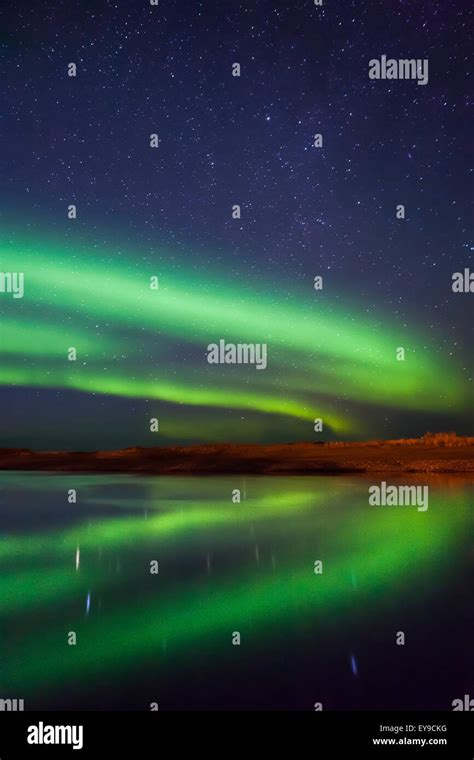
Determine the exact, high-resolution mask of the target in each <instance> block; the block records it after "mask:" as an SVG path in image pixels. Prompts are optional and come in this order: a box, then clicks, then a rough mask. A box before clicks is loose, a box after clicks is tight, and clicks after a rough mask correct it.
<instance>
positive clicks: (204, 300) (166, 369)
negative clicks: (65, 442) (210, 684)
mask: <svg viewBox="0 0 474 760" xmlns="http://www.w3.org/2000/svg"><path fill="white" fill-rule="evenodd" d="M170 258H171V254H170V253H169V252H167V251H163V252H162V254H161V256H160V257H159V259H158V261H159V263H158V264H157V266H156V267H155V271H151V270H150V266H149V264H140V263H139V262H138V261H137V259H136V258H132V257H129V259H126V258H125V257H124V256H122V255H121V256H115V257H114V253H113V252H112V251H110V252H107V251H106V252H104V251H103V252H102V255H101V257H99V256H97V251H94V252H93V253H90V252H89V251H88V250H87V249H83V248H80V247H78V248H76V249H74V250H72V251H71V249H70V247H67V246H66V247H63V248H61V247H60V246H58V245H57V244H56V245H54V244H42V245H33V244H32V243H28V242H26V241H25V242H24V243H23V244H20V243H18V242H15V243H8V242H4V243H2V245H1V246H0V271H3V272H20V271H21V272H23V273H24V278H25V293H24V297H23V298H22V299H14V298H13V297H12V295H11V294H2V297H1V301H0V308H1V328H0V352H1V357H0V358H1V366H0V384H3V385H12V386H33V387H44V388H63V389H73V390H77V391H82V392H86V393H98V394H109V395H115V396H121V397H133V398H143V399H145V398H146V399H152V400H153V399H156V400H159V401H163V402H170V403H174V404H179V405H183V406H186V405H189V406H194V407H221V408H225V409H240V410H249V411H255V412H260V413H264V414H266V415H278V416H280V417H281V416H284V417H286V418H287V419H288V420H289V421H290V420H291V418H293V419H298V420H308V421H312V420H313V419H314V418H316V417H322V418H323V420H324V422H325V426H327V428H329V429H331V430H332V431H333V433H335V434H340V435H350V434H352V435H353V434H356V435H358V436H360V435H362V434H364V433H366V432H367V431H366V426H367V419H366V415H364V414H362V413H360V411H359V412H357V411H356V407H357V404H358V403H362V404H365V405H367V404H374V405H376V406H377V405H378V406H382V405H384V406H388V407H393V408H400V409H409V410H419V411H430V410H436V411H438V412H442V411H446V410H450V411H453V410H461V409H463V408H464V406H465V404H466V400H467V389H466V387H465V383H464V380H463V377H462V373H461V371H460V369H458V368H456V366H455V364H453V363H451V362H450V363H449V367H447V363H446V362H445V361H442V359H441V358H435V356H436V351H435V350H434V349H433V348H431V349H430V348H429V344H428V342H427V341H426V339H425V338H424V337H421V336H417V335H415V334H412V333H408V331H407V329H406V327H404V326H397V325H390V324H388V323H381V321H380V320H379V319H376V318H372V319H369V318H367V316H366V315H364V316H362V315H361V314H360V313H357V310H356V309H355V308H353V307H351V306H350V305H348V306H347V308H346V310H345V311H344V312H343V311H342V310H339V311H338V310H337V309H335V308H333V305H332V304H331V305H328V300H327V299H326V300H325V298H324V296H322V295H318V294H316V293H313V294H312V295H310V296H308V295H307V294H303V295H301V297H298V298H296V297H295V298H294V300H293V302H291V301H289V300H288V295H287V294H286V295H285V294H284V293H282V292H277V291H276V290H275V291H274V290H272V288H271V286H270V285H269V287H268V290H267V292H266V293H260V292H258V291H257V290H255V289H252V288H251V287H249V286H244V285H242V284H241V282H240V281H239V280H238V279H236V278H234V280H232V279H231V278H229V277H227V278H226V277H224V276H223V275H221V276H220V277H216V276H215V277H214V279H213V280H210V279H204V278H203V277H199V276H196V275H195V273H194V271H193V270H192V269H191V268H190V271H180V270H179V269H178V268H175V269H174V270H172V269H170V266H169V264H167V263H165V262H167V261H169V260H170ZM105 261H110V265H107V264H106V263H104V262H105ZM153 276H158V277H159V289H158V290H152V289H151V288H150V277H153ZM221 338H222V339H224V340H226V341H228V342H234V343H241V342H242V343H267V345H268V367H267V369H266V370H265V371H256V370H255V367H249V366H246V367H243V366H239V367H236V366H233V367H228V366H220V365H219V366H216V365H209V364H208V363H207V361H206V350H207V345H208V344H209V343H214V342H218V341H219V339H221ZM399 346H403V347H404V348H405V350H406V360H405V361H397V360H396V349H397V348H398V347H399ZM70 347H74V348H75V349H76V351H77V361H76V362H70V361H67V351H68V349H69V348H70ZM177 347H178V349H179V353H180V356H184V357H186V360H185V361H184V362H182V361H179V360H178V359H177V358H176V354H177ZM351 402H352V404H353V408H351V410H350V412H349V411H348V405H349V404H350V403H351ZM207 416H209V415H207Z"/></svg>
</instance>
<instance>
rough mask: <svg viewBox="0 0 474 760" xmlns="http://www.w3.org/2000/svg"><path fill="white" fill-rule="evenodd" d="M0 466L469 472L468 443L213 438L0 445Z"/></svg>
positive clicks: (471, 453) (472, 464)
mask: <svg viewBox="0 0 474 760" xmlns="http://www.w3.org/2000/svg"><path fill="white" fill-rule="evenodd" d="M0 470H10V471H12V470H15V471H28V470H36V471H45V472H83V473H87V472H89V473H90V472H93V473H111V472H115V473H120V472H122V473H130V474H137V475H138V474H145V475H231V474H241V475H345V474H347V475H357V474H364V473H393V474H396V473H407V474H410V473H411V474H417V473H423V474H430V473H433V474H436V473H439V474H443V473H446V474H448V473H450V474H454V473H460V474H469V473H472V474H474V443H471V442H470V441H469V442H466V443H463V442H460V443H457V444H456V445H453V446H433V445H427V444H423V443H422V442H421V441H420V443H396V442H381V443H374V444H371V443H353V444H351V443H348V444H336V445H334V444H331V443H329V444H327V443H290V444H271V445H264V444H251V445H245V444H218V445H195V446H178V447H162V448H158V447H155V448H142V447H134V448H127V449H119V450H112V451H93V452H73V451H71V452H69V451H67V452H66V451H41V452H34V451H30V450H28V449H6V448H4V449H0Z"/></svg>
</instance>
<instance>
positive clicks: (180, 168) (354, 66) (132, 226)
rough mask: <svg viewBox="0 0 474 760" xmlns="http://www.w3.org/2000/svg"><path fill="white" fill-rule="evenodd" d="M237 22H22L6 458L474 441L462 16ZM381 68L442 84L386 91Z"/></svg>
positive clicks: (48, 17)
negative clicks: (416, 62)
mask: <svg viewBox="0 0 474 760" xmlns="http://www.w3.org/2000/svg"><path fill="white" fill-rule="evenodd" d="M328 5H329V4H328ZM36 6H37V7H38V12H35V7H36ZM218 6H219V4H215V3H213V2H210V3H205V2H198V3H193V4H192V7H191V8H187V9H186V10H184V9H183V8H182V7H181V6H180V4H179V3H177V2H174V1H173V0H171V1H170V2H169V3H166V4H160V5H159V6H156V7H155V6H154V7H151V6H149V5H148V4H147V3H145V4H141V3H139V4H135V3H133V2H127V3H125V4H122V5H121V6H120V8H118V9H117V8H116V7H115V6H114V4H113V3H111V2H109V1H108V0H104V2H101V3H98V4H97V5H96V6H95V7H94V10H92V9H89V8H84V7H83V6H82V5H81V6H80V7H79V6H78V7H77V8H76V7H74V8H73V9H72V8H71V5H70V3H65V2H63V1H62V0H55V2H54V3H52V4H51V7H50V8H49V9H48V10H47V12H44V8H43V5H42V4H40V3H36V1H35V2H33V5H32V6H31V13H29V12H28V13H27V12H26V11H25V10H24V9H21V8H20V9H18V8H16V9H13V8H12V9H10V8H9V7H8V4H7V8H6V9H5V11H4V16H3V19H2V21H3V24H2V28H3V30H4V32H3V46H2V52H3V55H4V58H5V61H6V64H7V65H6V77H5V87H6V92H7V93H8V95H9V100H8V102H9V107H8V108H7V112H6V114H5V117H4V119H3V128H4V135H5V138H6V144H8V146H9V147H8V151H7V155H5V157H4V164H5V168H6V172H5V177H6V180H5V182H4V183H3V184H2V188H1V189H0V202H1V206H2V232H1V237H0V272H3V273H5V272H7V273H8V272H21V273H23V274H24V287H25V292H24V296H23V297H22V298H13V296H12V294H11V293H8V292H1V293H0V317H1V326H0V359H1V361H0V398H1V407H0V416H1V420H2V430H1V440H0V443H1V445H4V446H20V447H21V446H27V447H30V448H38V449H46V448H54V449H75V448H81V449H97V448H120V447H126V446H134V445H144V446H150V445H161V444H164V445H169V444H173V443H177V444H179V443H181V444H186V443H191V442H200V441H203V442H213V441H215V442H232V441H241V442H278V441H292V440H307V441H318V440H328V439H334V438H343V439H344V438H345V439H347V438H351V439H365V438H390V437H407V436H419V435H422V434H423V433H424V432H426V431H427V430H428V429H430V430H433V429H438V430H446V429H454V430H456V432H457V433H459V434H463V433H464V434H465V433H469V432H471V420H470V416H469V413H468V410H469V391H470V385H469V383H470V374H471V364H470V359H469V357H470V343H469V327H468V326H469V318H468V316H469V310H468V309H467V308H466V306H467V304H468V301H469V295H468V294H454V293H453V292H452V291H451V289H450V283H451V275H452V272H453V271H458V270H460V271H462V270H463V267H465V266H466V265H467V264H468V259H467V256H468V253H469V250H470V248H471V246H470V242H469V224H468V221H467V220H468V218H469V212H468V204H467V202H466V196H467V193H466V190H467V186H468V185H467V174H466V171H465V161H464V160H463V154H462V150H463V146H464V142H465V139H464V138H465V120H464V118H463V108H464V103H463V102H461V101H462V98H461V96H460V93H462V91H463V61H464V57H463V56H464V47H463V40H464V38H463V33H464V29H465V25H464V22H463V18H462V15H461V14H458V13H457V12H455V10H453V9H451V8H446V7H439V8H438V7H437V8H436V12H433V11H432V9H431V7H430V5H429V4H428V3H424V2H423V3H420V4H417V7H416V8H415V7H413V8H412V7H408V6H406V5H405V4H402V5H399V4H396V7H395V6H394V8H393V9H391V10H389V11H388V13H389V15H390V23H389V24H386V15H385V14H386V13H387V11H386V10H383V9H381V8H380V7H379V6H378V4H377V3H375V2H368V3H357V2H355V1H354V2H350V3H345V4H344V12H343V13H342V11H341V8H339V7H338V3H335V4H334V3H333V4H332V7H324V8H323V7H320V8H314V7H312V6H311V3H306V2H303V0H300V1H299V2H296V3H293V4H292V5H291V8H290V7H289V6H287V4H285V3H283V2H282V3H276V4H273V5H272V14H271V15H270V17H269V16H268V12H267V11H268V9H267V7H266V3H264V2H260V0H258V1H257V2H255V3H253V4H252V7H249V6H248V4H240V3H232V4H229V7H227V6H226V7H225V8H221V7H218ZM402 6H403V7H402ZM40 9H41V12H39V10H40ZM435 16H436V20H435ZM435 21H436V23H435ZM440 34H441V35H442V36H443V40H444V45H440V44H439V39H438V37H439V35H440ZM407 35H408V36H407ZM33 39H34V40H35V42H34V43H33ZM295 40H297V41H298V42H295ZM378 51H380V53H383V54H387V55H388V56H395V57H398V56H399V55H402V54H407V55H408V54H410V55H412V54H413V55H415V56H416V58H423V59H426V58H429V61H430V78H429V82H428V83H427V84H426V86H424V87H416V86H415V87H413V86H412V84H413V83H411V82H403V81H400V82H395V83H393V82H392V83H390V82H384V81H380V82H378V81H373V80H371V79H370V78H369V76H368V74H367V71H366V64H367V61H368V60H369V59H371V58H373V57H374V55H376V54H377V53H378ZM445 51H449V54H447V53H446V52H445ZM446 55H448V57H447V58H446ZM366 59H367V60H366ZM235 61H239V63H240V66H241V76H240V77H235V76H233V75H232V71H233V66H234V63H235ZM71 62H74V64H75V66H76V69H77V75H76V76H73V77H71V76H68V67H70V63H71ZM234 68H235V66H234ZM460 98H461V99H460ZM433 114H435V116H434V117H433ZM315 133H321V134H322V135H323V138H324V139H323V144H322V146H321V148H320V149H319V148H314V147H313V140H314V135H315ZM153 134H156V135H157V140H156V145H157V147H156V148H153V147H151V141H150V135H153ZM399 203H403V204H404V206H405V208H406V211H407V214H406V218H405V219H403V220H400V219H397V218H396V215H395V209H396V207H397V204H399ZM71 204H73V205H74V207H75V214H74V216H75V218H74V217H72V218H71V217H70V215H69V212H68V209H70V207H71ZM235 204H238V205H239V208H240V212H239V214H238V215H237V216H235V215H233V209H235ZM76 212H77V213H76ZM316 277H321V278H322V281H323V287H322V289H315V287H314V282H315V278H316ZM151 278H157V279H156V283H157V287H156V288H155V289H152V288H151V287H150V284H151ZM219 340H225V341H231V342H234V343H264V344H266V345H268V366H267V367H266V369H265V370H264V371H261V372H256V371H255V368H254V367H249V366H228V365H209V364H208V363H207V361H206V349H207V346H208V345H209V344H212V343H217V342H219ZM70 348H74V349H75V350H76V352H77V357H76V360H75V361H69V360H68V352H69V350H70ZM400 348H401V349H403V350H404V352H405V357H404V360H399V359H398V358H397V352H398V351H399V350H400ZM155 418H156V419H158V420H159V431H157V432H153V433H152V432H150V420H151V419H155ZM316 419H321V420H322V422H323V430H322V431H315V429H314V421H315V420H316Z"/></svg>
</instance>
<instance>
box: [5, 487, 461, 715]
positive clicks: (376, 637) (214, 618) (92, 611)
mask: <svg viewBox="0 0 474 760" xmlns="http://www.w3.org/2000/svg"><path fill="white" fill-rule="evenodd" d="M384 479H385V480H387V482H390V483H391V484H392V483H393V484H398V483H402V482H403V484H409V483H416V484H422V485H425V484H427V485H429V508H428V510H427V511H426V512H420V511H418V510H417V508H416V507H375V506H369V503H368V488H369V485H371V484H376V483H380V478H379V479H374V476H371V478H370V479H365V478H362V477H348V476H342V477H246V478H243V477H241V476H229V477H212V478H191V477H189V478H179V477H159V478H156V477H155V478H153V477H131V476H127V475H78V474H74V475H57V474H44V473H19V472H15V473H13V472H9V473H2V474H0V486H1V501H0V530H1V533H0V535H1V538H0V616H1V617H0V645H1V660H0V698H8V697H11V698H19V699H20V698H23V699H24V700H25V708H26V709H137V710H149V709H150V704H151V703H157V704H158V705H159V709H160V710H166V709H180V710H193V709H276V710H294V709H302V710H313V709H314V705H315V703H321V704H322V706H323V709H324V710H331V709H333V710H334V709H335V710H347V709H351V710H352V709H451V703H452V700H453V699H455V698H458V697H462V695H464V694H465V693H471V692H472V689H473V674H474V661H473V653H472V635H473V609H472V581H473V574H474V573H473V570H474V566H473V560H474V552H473V546H472V536H473V516H472V498H471V497H472V486H470V485H469V483H467V482H466V480H464V479H462V478H458V477H449V476H437V477H428V476H426V477H423V478H421V477H420V476H418V477H417V478H416V479H412V480H410V479H409V478H407V477H406V476H405V477H404V478H403V479H402V480H400V479H397V478H389V477H385V478H384ZM69 489H75V490H76V492H77V503H69V501H68V491H69ZM235 489H238V490H239V491H240V498H241V501H240V503H238V501H236V500H237V498H238V496H237V495H236V493H235ZM317 562H321V563H322V572H315V563H317ZM154 563H155V564H154ZM156 563H158V565H157V567H158V572H157V573H152V572H150V570H151V569H156ZM316 569H317V570H318V569H320V566H319V565H316ZM72 633H73V634H75V636H76V642H77V643H76V645H75V646H74V645H69V644H68V639H69V641H71V640H72V637H71V634H72ZM400 633H403V634H404V636H405V645H404V646H400V645H397V643H396V642H397V636H398V638H399V640H400V635H399V634H400ZM239 636H240V645H237V644H236V643H235V642H236V641H238V639H239ZM469 690H471V691H469Z"/></svg>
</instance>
